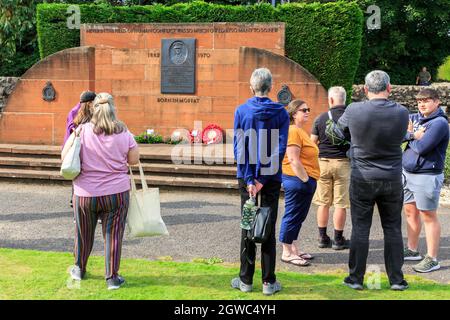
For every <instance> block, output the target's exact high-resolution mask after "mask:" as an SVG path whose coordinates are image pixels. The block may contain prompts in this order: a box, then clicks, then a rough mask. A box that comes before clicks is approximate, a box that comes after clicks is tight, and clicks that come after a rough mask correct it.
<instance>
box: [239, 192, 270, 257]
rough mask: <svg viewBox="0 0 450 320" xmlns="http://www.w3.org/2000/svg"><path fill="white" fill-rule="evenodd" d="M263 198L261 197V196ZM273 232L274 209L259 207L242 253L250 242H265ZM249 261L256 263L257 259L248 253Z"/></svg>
mask: <svg viewBox="0 0 450 320" xmlns="http://www.w3.org/2000/svg"><path fill="white" fill-rule="evenodd" d="M260 198H261V197H260ZM271 232H272V209H271V208H270V207H258V209H257V211H256V215H255V218H254V220H253V222H252V225H251V229H250V230H248V231H247V236H246V239H245V248H244V251H243V252H242V253H244V252H245V251H247V245H248V243H249V242H253V243H255V244H256V243H261V244H262V243H265V242H266V241H267V240H268V239H269V237H270V236H271ZM247 261H248V262H249V263H250V264H254V263H255V260H252V259H250V258H249V257H248V255H247Z"/></svg>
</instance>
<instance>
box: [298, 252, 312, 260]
mask: <svg viewBox="0 0 450 320" xmlns="http://www.w3.org/2000/svg"><path fill="white" fill-rule="evenodd" d="M298 256H299V257H300V258H302V259H305V260H312V259H314V256H313V255H311V254H309V253H306V252H299V253H298Z"/></svg>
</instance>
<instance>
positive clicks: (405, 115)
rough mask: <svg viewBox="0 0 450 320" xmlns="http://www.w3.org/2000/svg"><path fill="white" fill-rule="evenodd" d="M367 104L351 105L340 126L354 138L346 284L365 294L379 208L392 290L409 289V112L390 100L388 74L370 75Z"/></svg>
mask: <svg viewBox="0 0 450 320" xmlns="http://www.w3.org/2000/svg"><path fill="white" fill-rule="evenodd" d="M364 91H365V93H366V96H367V97H368V98H369V100H368V101H363V102H356V103H351V104H350V105H349V106H348V107H347V108H346V110H345V112H344V114H343V115H342V117H341V118H340V119H339V121H338V125H339V127H340V128H342V129H344V130H349V132H350V136H351V147H350V158H351V176H350V208H351V216H352V237H351V244H350V257H349V263H348V265H349V269H350V270H349V276H348V277H347V278H345V280H344V284H345V285H347V286H348V287H351V288H353V289H357V290H362V289H363V280H364V274H365V272H366V263H367V255H368V252H369V234H370V227H371V225H372V216H373V209H374V206H375V204H377V207H378V212H379V214H380V219H381V225H382V227H383V233H384V262H385V266H386V273H387V275H388V277H389V282H390V284H391V289H392V290H405V289H407V288H408V283H407V282H406V281H405V280H404V278H403V272H402V266H403V238H402V204H403V183H402V149H401V144H402V141H403V138H404V137H405V135H406V131H407V128H408V122H409V112H408V110H407V109H406V108H405V107H403V106H402V105H400V104H398V103H396V102H394V101H390V100H388V97H389V93H390V91H391V85H390V79H389V75H388V74H387V73H386V72H384V71H380V70H375V71H372V72H370V73H368V74H367V75H366V79H365V85H364Z"/></svg>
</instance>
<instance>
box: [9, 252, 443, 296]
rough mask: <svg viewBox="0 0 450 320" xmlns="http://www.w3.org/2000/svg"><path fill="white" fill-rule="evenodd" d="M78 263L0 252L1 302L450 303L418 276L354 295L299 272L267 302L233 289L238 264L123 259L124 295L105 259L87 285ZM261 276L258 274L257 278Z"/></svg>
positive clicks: (284, 279) (335, 279) (330, 280)
mask: <svg viewBox="0 0 450 320" xmlns="http://www.w3.org/2000/svg"><path fill="white" fill-rule="evenodd" d="M72 263H73V259H72V255H71V254H70V253H54V252H42V251H31V250H15V249H0V270H1V272H0V299H151V300H166V299H173V300H177V299H187V300H196V299H204V300H243V299H277V300H287V299H302V300H304V299H308V300H310V299H314V300H315V299H345V300H350V299H377V300H378V299H405V300H411V299H450V285H443V284H437V283H435V282H432V281H429V280H425V279H423V278H419V277H416V276H407V280H408V281H409V283H410V289H409V290H407V291H404V292H394V291H391V290H388V283H387V279H386V277H385V275H383V276H382V281H381V282H382V283H381V288H382V290H364V291H354V290H352V289H349V288H347V287H345V286H343V285H342V284H341V282H342V279H343V278H344V276H345V274H344V273H326V274H312V275H311V274H301V273H295V272H279V273H277V277H278V279H279V280H280V281H281V283H282V285H283V290H282V291H281V292H279V293H277V294H276V295H274V296H272V297H265V296H264V295H262V293H261V290H262V288H261V287H262V285H261V284H260V283H259V281H255V284H254V292H252V293H249V294H245V293H242V292H240V291H238V290H235V289H232V288H231V287H230V280H231V278H232V277H234V276H236V275H237V274H238V267H237V266H236V265H225V264H223V263H221V264H212V265H210V264H207V263H205V262H203V263H202V262H190V263H186V262H172V261H148V260H142V259H125V260H123V261H122V264H121V273H122V274H123V275H124V277H125V278H126V281H127V282H126V284H125V285H124V286H123V287H122V288H121V289H119V290H115V291H108V290H107V289H106V285H105V281H104V278H103V257H95V256H94V257H91V259H90V261H89V268H88V273H87V278H86V280H83V281H81V283H80V282H75V283H74V282H72V281H71V280H70V278H69V276H68V273H67V270H68V267H69V266H70V265H71V264H72ZM260 277H261V273H260V272H257V273H256V275H255V279H259V278H260ZM77 284H79V286H80V287H79V288H77Z"/></svg>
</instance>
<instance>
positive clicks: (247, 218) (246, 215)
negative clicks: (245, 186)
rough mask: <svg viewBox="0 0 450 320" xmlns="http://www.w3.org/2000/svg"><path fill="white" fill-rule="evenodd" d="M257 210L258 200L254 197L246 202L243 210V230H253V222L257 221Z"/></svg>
mask: <svg viewBox="0 0 450 320" xmlns="http://www.w3.org/2000/svg"><path fill="white" fill-rule="evenodd" d="M257 209H258V207H257V206H256V199H255V198H254V197H250V199H248V200H247V201H245V204H244V207H243V208H242V218H241V224H240V226H241V228H242V229H244V230H250V229H251V228H252V222H253V220H254V219H255V215H256V210H257Z"/></svg>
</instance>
